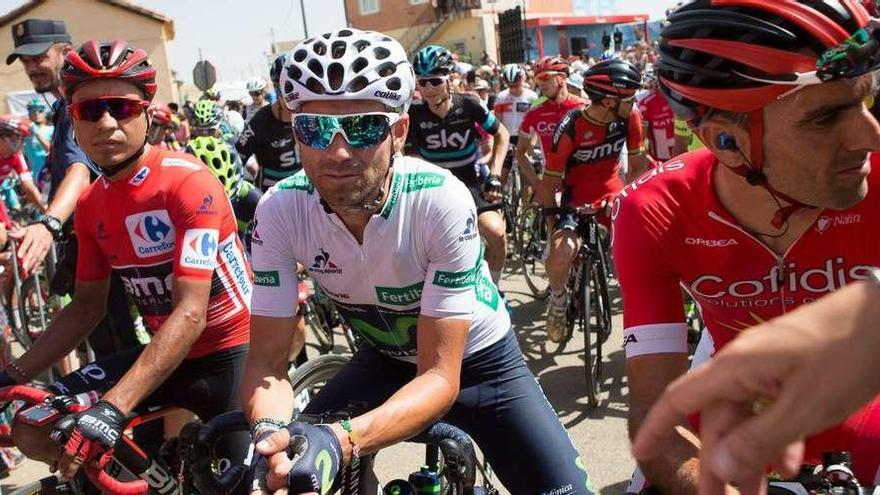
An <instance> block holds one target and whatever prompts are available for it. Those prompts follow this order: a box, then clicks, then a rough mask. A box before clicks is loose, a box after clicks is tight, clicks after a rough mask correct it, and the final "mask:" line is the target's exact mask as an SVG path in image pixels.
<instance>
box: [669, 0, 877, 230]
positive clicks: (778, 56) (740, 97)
mask: <svg viewBox="0 0 880 495" xmlns="http://www.w3.org/2000/svg"><path fill="white" fill-rule="evenodd" d="M870 21H871V19H870V16H869V14H868V12H867V11H866V10H865V7H864V5H863V3H862V0H689V1H687V2H683V3H682V4H680V5H679V6H677V7H676V8H675V9H674V10H673V11H672V12H670V14H669V16H668V19H667V24H666V26H665V27H664V28H663V31H662V32H661V33H660V47H659V52H660V59H659V61H658V62H657V64H656V65H655V71H656V73H657V76H658V78H659V87H660V90H661V91H662V92H663V94H664V95H665V96H666V100H667V101H668V102H669V106H670V108H672V110H673V111H674V112H675V113H676V114H678V116H680V117H682V118H684V119H685V120H687V121H688V122H690V123H691V124H698V123H699V122H700V121H701V120H702V119H703V118H704V117H705V116H706V115H708V114H709V113H710V112H711V111H712V110H722V111H728V112H736V113H747V114H748V117H749V118H748V125H749V136H750V140H751V157H750V158H751V162H750V166H749V165H742V166H740V167H736V168H734V169H733V171H734V172H736V173H737V174H739V175H741V176H743V177H744V178H745V179H746V181H747V182H748V183H749V184H752V185H755V186H763V187H764V188H766V189H767V190H768V191H769V192H770V193H771V194H772V195H773V196H774V197H778V198H781V199H783V200H785V201H786V202H788V203H789V206H786V207H782V208H780V209H779V211H778V212H777V214H776V216H775V217H774V219H773V225H774V226H775V227H777V228H781V226H782V225H783V224H784V223H785V221H786V220H787V218H788V217H789V216H790V215H791V213H793V212H794V211H796V210H797V209H799V208H802V207H804V206H805V205H803V204H802V203H800V202H799V201H797V200H795V199H793V198H790V197H788V196H787V195H785V194H783V193H781V192H779V191H777V190H776V189H775V188H773V187H772V186H771V185H770V184H769V182H768V181H767V177H766V176H765V175H764V174H763V172H762V167H763V163H762V159H763V149H762V148H763V128H764V113H763V109H764V107H765V106H767V105H769V104H770V103H772V102H774V101H776V100H778V99H780V98H782V97H784V96H785V95H787V94H789V93H791V92H793V91H797V90H798V89H799V88H800V87H802V86H805V85H809V84H820V83H822V82H824V81H827V80H833V79H837V78H846V77H855V76H858V75H860V74H865V73H867V72H868V71H871V70H873V67H872V65H873V64H874V62H875V60H876V57H874V55H875V53H874V52H872V53H869V54H868V55H869V57H868V58H867V61H868V62H870V63H863V65H862V66H848V65H847V63H848V62H853V63H859V62H858V61H856V60H855V57H853V56H852V55H859V56H861V55H862V54H860V53H858V52H861V51H862V50H860V47H858V46H856V44H857V43H856V42H854V41H853V40H854V39H855V38H853V37H854V36H856V35H857V33H859V34H858V36H859V37H862V38H867V39H869V40H870V41H874V40H871V39H870V38H871V37H874V36H876V34H875V33H876V31H873V32H872V33H870V34H867V33H865V32H860V30H862V29H863V28H865V27H868V25H869V23H870ZM866 34H867V35H866ZM865 46H868V43H865ZM826 54H829V55H830V56H828V57H826V56H825V55H826ZM828 61H830V62H831V63H827V62H828ZM826 63H827V65H826Z"/></svg>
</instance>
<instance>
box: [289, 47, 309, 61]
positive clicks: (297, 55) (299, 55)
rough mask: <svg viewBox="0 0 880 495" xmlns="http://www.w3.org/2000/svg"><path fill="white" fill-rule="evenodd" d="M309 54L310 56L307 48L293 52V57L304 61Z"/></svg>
mask: <svg viewBox="0 0 880 495" xmlns="http://www.w3.org/2000/svg"><path fill="white" fill-rule="evenodd" d="M308 56H309V54H308V53H306V51H305V50H297V51H296V53H294V54H293V59H294V60H296V61H297V62H302V61H303V60H305V59H306V57H308Z"/></svg>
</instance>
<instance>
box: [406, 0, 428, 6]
mask: <svg viewBox="0 0 880 495" xmlns="http://www.w3.org/2000/svg"><path fill="white" fill-rule="evenodd" d="M423 3H428V0H409V4H410V5H421V4H423Z"/></svg>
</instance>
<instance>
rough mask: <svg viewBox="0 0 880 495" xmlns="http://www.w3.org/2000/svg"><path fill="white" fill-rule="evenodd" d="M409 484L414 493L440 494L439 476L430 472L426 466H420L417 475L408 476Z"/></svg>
mask: <svg viewBox="0 0 880 495" xmlns="http://www.w3.org/2000/svg"><path fill="white" fill-rule="evenodd" d="M409 482H410V484H412V486H413V488H415V489H416V493H440V490H441V489H442V486H441V484H440V474H438V473H437V472H435V471H432V470H431V468H429V467H428V466H422V468H421V469H420V470H419V472H417V473H412V474H411V475H409Z"/></svg>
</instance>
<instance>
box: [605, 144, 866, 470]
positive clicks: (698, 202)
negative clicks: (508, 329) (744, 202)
mask: <svg viewBox="0 0 880 495" xmlns="http://www.w3.org/2000/svg"><path fill="white" fill-rule="evenodd" d="M871 162H872V165H873V167H874V172H872V173H871V174H870V175H869V176H868V183H869V192H868V195H867V197H866V198H865V199H864V200H863V201H861V202H860V203H859V204H857V205H855V206H853V207H851V208H848V209H846V210H840V211H833V210H823V211H822V212H821V213H820V215H819V217H818V218H817V219H816V221H815V223H814V224H813V225H812V226H810V228H809V229H807V230H806V231H805V232H804V233H803V235H801V237H800V238H799V239H798V240H797V241H796V242H795V243H794V244H793V245H792V246H791V247H790V248H789V249H788V251H787V252H786V253H785V255H784V256H779V255H777V254H776V253H774V252H773V251H771V250H770V249H769V248H767V247H766V245H764V244H762V243H761V242H759V241H758V240H757V239H756V238H755V237H753V236H752V235H751V234H749V233H747V232H746V231H745V230H743V228H742V227H741V226H740V225H739V224H738V223H737V222H736V220H735V219H734V218H733V217H732V216H731V215H730V214H729V213H728V212H727V211H726V210H725V209H724V207H723V206H722V205H721V203H720V202H719V200H718V198H717V197H716V195H715V189H714V187H713V186H712V182H713V181H712V172H713V170H714V168H715V167H716V166H723V165H720V164H718V163H717V160H716V159H715V157H714V155H713V154H712V153H711V152H709V151H708V150H699V151H695V152H692V153H687V154H684V155H681V156H680V157H678V158H676V159H673V160H671V161H669V162H667V163H665V164H663V165H661V166H660V167H658V168H657V169H655V170H652V171H651V172H650V173H647V174H645V175H643V176H642V177H641V178H639V179H638V180H637V181H635V182H634V183H633V184H630V185H629V186H628V187H627V188H626V189H624V191H623V192H622V193H621V194H620V196H619V197H618V200H617V201H616V203H615V205H614V210H613V213H612V217H613V218H614V233H613V246H614V259H615V260H616V261H617V263H616V265H617V273H618V278H619V279H620V285H621V288H622V293H623V302H624V315H623V316H624V318H623V320H624V321H623V323H624V334H625V341H624V348H625V350H626V355H627V358H632V357H635V356H642V355H648V354H658V353H686V352H687V329H686V327H685V323H684V315H683V310H682V297H681V288H682V287H683V288H684V289H685V290H686V291H687V292H688V293H689V294H690V295H691V297H693V298H694V300H695V301H697V303H699V305H700V313H701V315H702V317H703V321H704V323H705V325H706V331H704V332H703V338H702V339H701V341H700V348H699V349H698V350H697V354H696V355H695V357H694V360H695V363H696V362H698V361H700V360H705V359H707V358H708V356H711V355H712V354H714V353H715V352H716V351H717V350H720V349H722V348H723V347H724V346H725V345H727V344H728V343H729V342H730V341H731V340H733V339H734V338H736V336H737V335H738V334H739V332H741V331H743V330H745V329H747V328H749V327H751V326H754V325H756V324H759V323H761V322H764V321H767V320H770V319H771V318H773V317H776V316H779V315H781V314H783V313H786V312H788V311H791V310H793V309H794V308H797V307H798V306H800V305H802V304H805V303H809V302H811V301H814V300H816V299H818V298H820V297H822V296H824V295H826V294H828V293H829V292H831V291H833V290H836V289H839V288H841V287H843V286H844V285H846V284H848V283H850V282H853V281H856V280H864V279H867V278H868V271H869V270H870V269H871V268H872V267H876V266H880V236H877V235H876V232H877V231H878V229H880V177H878V172H877V167H878V165H880V156H878V155H872V157H871ZM828 365H829V366H850V365H851V364H850V363H828ZM841 386H846V384H841ZM807 449H808V451H807V454H808V459H807V460H808V462H815V461H819V462H821V460H822V459H821V454H822V452H823V451H826V450H846V451H851V452H852V454H853V465H854V466H855V468H856V475H857V476H858V478H859V480H862V481H864V482H867V483H871V484H874V483H877V482H878V481H880V478H876V477H875V476H877V475H878V474H880V473H878V467H880V400H875V401H874V402H873V403H872V404H871V405H869V406H868V407H867V408H866V409H864V410H862V411H861V412H860V413H857V414H855V415H853V416H851V417H850V418H849V419H848V420H847V421H846V422H845V423H844V424H843V425H842V426H840V427H837V428H834V429H831V430H830V431H828V432H826V433H823V434H821V435H818V436H816V437H813V438H811V439H809V441H808V442H807Z"/></svg>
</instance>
